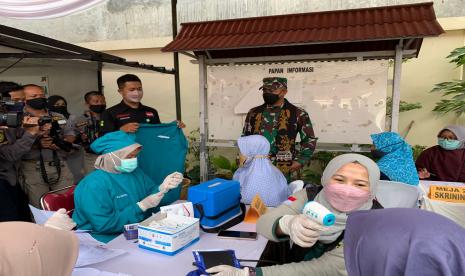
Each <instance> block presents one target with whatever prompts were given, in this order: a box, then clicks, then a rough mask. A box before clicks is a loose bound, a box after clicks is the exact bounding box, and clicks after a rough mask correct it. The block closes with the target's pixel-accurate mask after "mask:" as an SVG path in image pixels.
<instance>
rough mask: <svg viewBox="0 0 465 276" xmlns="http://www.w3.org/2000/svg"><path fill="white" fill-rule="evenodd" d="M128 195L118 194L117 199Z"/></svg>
mask: <svg viewBox="0 0 465 276" xmlns="http://www.w3.org/2000/svg"><path fill="white" fill-rule="evenodd" d="M127 196H128V194H122V195H117V196H116V199H121V198H123V197H127Z"/></svg>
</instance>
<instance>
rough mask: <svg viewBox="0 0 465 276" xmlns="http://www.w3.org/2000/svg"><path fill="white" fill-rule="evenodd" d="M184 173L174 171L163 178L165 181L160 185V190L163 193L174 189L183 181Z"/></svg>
mask: <svg viewBox="0 0 465 276" xmlns="http://www.w3.org/2000/svg"><path fill="white" fill-rule="evenodd" d="M182 179H183V175H182V173H179V172H174V173H172V174H170V175H168V176H167V177H165V180H163V183H161V185H160V186H159V187H158V190H159V191H160V192H162V193H167V192H168V191H169V190H171V189H174V188H176V187H178V186H179V184H180V183H181V182H182Z"/></svg>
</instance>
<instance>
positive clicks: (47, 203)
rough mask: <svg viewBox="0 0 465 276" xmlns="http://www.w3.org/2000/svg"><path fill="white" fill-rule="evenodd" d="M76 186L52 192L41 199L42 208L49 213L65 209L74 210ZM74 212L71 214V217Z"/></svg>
mask: <svg viewBox="0 0 465 276" xmlns="http://www.w3.org/2000/svg"><path fill="white" fill-rule="evenodd" d="M75 188H76V185H71V186H68V187H64V188H61V189H58V190H54V191H50V192H47V193H45V194H43V195H42V196H41V197H40V206H41V207H42V209H44V210H47V211H57V210H58V209H60V208H65V209H66V210H67V211H73V210H74V189H75ZM71 213H72V212H70V216H71V215H72V214H71Z"/></svg>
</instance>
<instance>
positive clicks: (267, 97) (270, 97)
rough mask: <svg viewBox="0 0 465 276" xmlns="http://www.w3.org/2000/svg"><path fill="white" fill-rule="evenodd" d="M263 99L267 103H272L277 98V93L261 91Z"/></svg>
mask: <svg viewBox="0 0 465 276" xmlns="http://www.w3.org/2000/svg"><path fill="white" fill-rule="evenodd" d="M263 100H264V101H265V103H266V104H267V105H273V104H275V103H276V102H277V101H278V100H279V95H276V94H273V93H263Z"/></svg>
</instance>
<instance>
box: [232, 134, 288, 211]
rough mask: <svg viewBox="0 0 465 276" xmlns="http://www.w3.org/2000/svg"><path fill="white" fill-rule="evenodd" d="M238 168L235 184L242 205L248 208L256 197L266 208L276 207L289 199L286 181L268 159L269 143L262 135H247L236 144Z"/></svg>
mask: <svg viewBox="0 0 465 276" xmlns="http://www.w3.org/2000/svg"><path fill="white" fill-rule="evenodd" d="M237 145H238V146H239V150H240V155H239V160H240V163H241V164H240V165H241V167H240V168H239V169H237V171H236V172H235V173H234V177H233V179H234V180H237V181H239V183H240V184H241V196H242V202H243V203H245V204H250V203H251V202H252V200H253V198H254V197H255V195H257V194H258V195H259V196H260V197H261V199H262V200H263V202H265V205H266V206H271V207H275V206H278V205H279V204H281V203H282V202H284V201H285V200H286V199H287V197H288V196H289V195H290V191H289V188H288V185H287V181H286V178H285V177H284V175H283V174H282V172H281V171H280V170H278V169H277V168H276V167H275V166H273V164H272V163H271V161H270V159H269V158H268V153H269V152H270V143H269V142H268V140H267V139H266V138H265V137H263V136H261V135H250V136H245V137H241V138H239V139H238V140H237Z"/></svg>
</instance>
